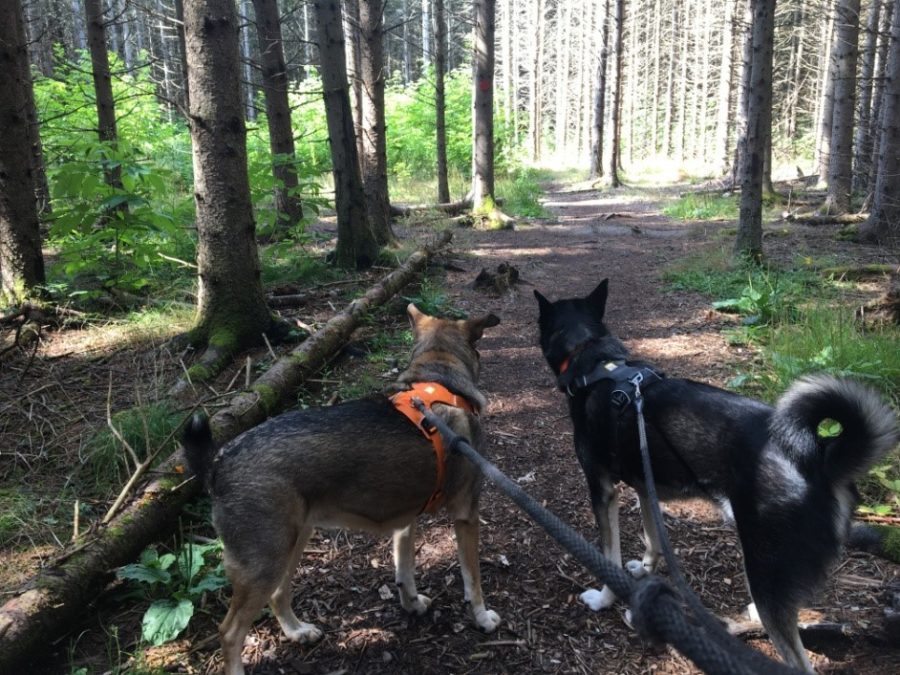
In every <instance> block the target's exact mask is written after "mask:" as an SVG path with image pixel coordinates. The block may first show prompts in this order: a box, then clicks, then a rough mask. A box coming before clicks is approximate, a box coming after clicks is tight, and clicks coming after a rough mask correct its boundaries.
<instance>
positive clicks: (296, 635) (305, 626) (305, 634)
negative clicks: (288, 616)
mask: <svg viewBox="0 0 900 675" xmlns="http://www.w3.org/2000/svg"><path fill="white" fill-rule="evenodd" d="M284 634H285V635H286V636H287V638H288V640H292V641H294V642H299V643H300V644H301V645H309V644H312V643H314V642H318V641H319V640H321V639H322V635H323V633H322V630H321V629H320V628H316V627H315V626H313V625H312V624H311V623H304V622H302V621H301V622H300V625H299V626H298V627H297V628H295V629H294V630H291V631H285V633H284Z"/></svg>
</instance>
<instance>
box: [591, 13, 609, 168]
mask: <svg viewBox="0 0 900 675" xmlns="http://www.w3.org/2000/svg"><path fill="white" fill-rule="evenodd" d="M609 2H610V0H604V3H603V28H602V32H601V37H600V59H599V62H598V64H597V85H596V88H595V89H594V117H593V131H594V133H593V139H592V141H593V145H592V146H591V178H600V177H601V176H603V116H604V114H605V113H606V111H605V108H606V70H607V63H608V61H609V21H610V16H609Z"/></svg>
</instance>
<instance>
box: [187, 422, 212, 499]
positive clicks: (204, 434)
mask: <svg viewBox="0 0 900 675" xmlns="http://www.w3.org/2000/svg"><path fill="white" fill-rule="evenodd" d="M181 444H182V445H183V446H184V456H185V458H186V459H187V463H188V466H189V467H190V469H191V471H193V472H194V475H196V476H197V478H198V479H199V480H200V481H202V483H203V485H205V486H206V485H208V484H209V482H208V481H209V469H210V466H211V465H212V461H213V457H214V455H215V450H216V446H215V443H214V442H213V437H212V430H211V429H210V428H209V420H208V419H207V417H206V415H202V414H200V413H195V414H194V416H193V417H192V418H191V421H190V422H188V423H187V424H186V425H185V427H184V432H183V433H182V434H181Z"/></svg>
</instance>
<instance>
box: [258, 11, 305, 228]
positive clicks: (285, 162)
mask: <svg viewBox="0 0 900 675" xmlns="http://www.w3.org/2000/svg"><path fill="white" fill-rule="evenodd" d="M253 9H254V12H255V13H256V31H257V38H258V40H259V51H260V55H261V57H262V63H261V64H260V65H261V66H262V86H263V92H264V93H265V95H266V118H267V120H268V122H269V145H270V147H271V151H272V174H273V175H274V176H275V183H276V185H275V212H276V214H277V218H278V221H277V223H276V226H275V230H276V231H279V230H281V229H283V228H290V227H292V226H294V225H296V224H297V222H299V221H300V219H302V218H303V207H302V206H301V205H300V197H299V196H298V195H297V194H296V193H297V169H296V167H295V162H296V156H295V154H294V131H293V128H292V126H291V105H290V102H289V101H288V78H287V66H286V65H285V61H284V44H283V42H282V39H281V19H280V17H279V15H278V3H277V1H276V0H253Z"/></svg>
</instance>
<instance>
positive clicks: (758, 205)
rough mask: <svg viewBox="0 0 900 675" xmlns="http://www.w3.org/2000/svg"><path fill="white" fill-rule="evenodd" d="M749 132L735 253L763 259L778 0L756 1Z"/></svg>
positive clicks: (744, 159) (743, 159) (742, 176)
mask: <svg viewBox="0 0 900 675" xmlns="http://www.w3.org/2000/svg"><path fill="white" fill-rule="evenodd" d="M752 6H753V24H752V25H753V47H752V54H753V56H752V58H751V66H750V92H751V94H750V98H749V106H748V109H747V135H746V142H745V145H744V148H743V157H742V160H741V203H740V219H739V221H738V231H737V237H736V238H735V244H734V250H735V254H736V255H738V256H741V257H745V258H749V259H751V260H757V261H758V260H760V259H761V258H762V253H763V251H762V188H763V163H764V161H765V152H766V136H767V135H768V136H771V129H772V53H773V49H774V45H773V43H774V34H775V0H754V2H753V4H752Z"/></svg>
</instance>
